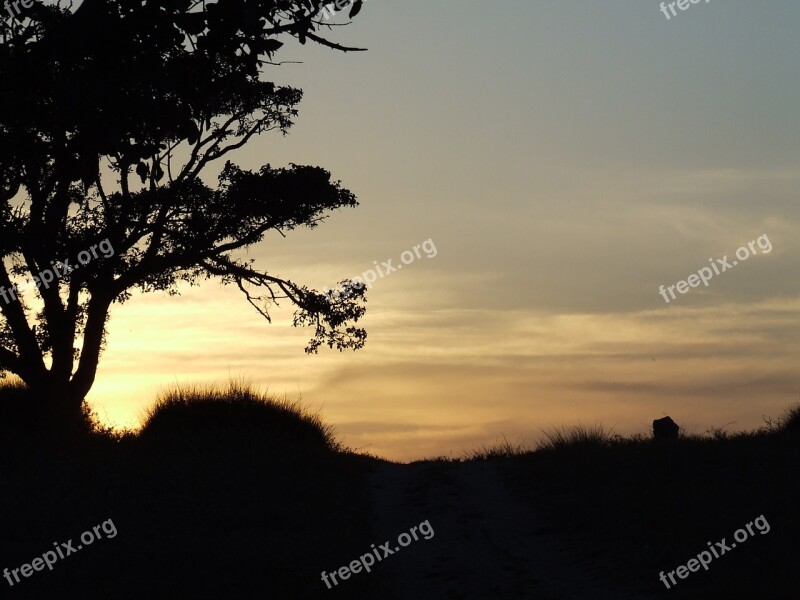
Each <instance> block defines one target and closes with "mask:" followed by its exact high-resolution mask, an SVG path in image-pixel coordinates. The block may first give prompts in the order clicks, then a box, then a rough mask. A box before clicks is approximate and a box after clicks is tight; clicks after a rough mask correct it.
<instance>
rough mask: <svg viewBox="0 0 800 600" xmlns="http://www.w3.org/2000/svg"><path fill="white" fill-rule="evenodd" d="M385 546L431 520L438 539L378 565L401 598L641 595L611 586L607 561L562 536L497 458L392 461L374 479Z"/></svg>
mask: <svg viewBox="0 0 800 600" xmlns="http://www.w3.org/2000/svg"><path fill="white" fill-rule="evenodd" d="M369 485H370V493H371V495H372V506H373V514H372V515H371V525H372V529H373V531H374V532H376V535H377V536H379V537H380V536H384V537H383V539H376V540H375V541H374V542H375V545H376V546H378V545H379V544H382V543H384V542H385V541H387V540H389V541H391V544H390V548H392V549H395V548H398V543H397V536H398V535H399V534H401V533H403V532H404V531H405V532H408V531H409V530H410V529H411V527H413V526H415V525H418V524H419V523H421V522H423V521H425V520H427V521H429V522H430V525H431V527H432V528H433V530H434V533H435V535H434V537H433V538H432V539H430V540H424V539H422V537H421V536H420V539H419V540H418V541H412V542H411V544H410V545H408V546H407V547H406V548H400V549H399V551H397V552H396V553H395V554H393V555H391V556H388V557H386V558H385V559H383V560H382V561H381V562H380V563H379V564H378V565H377V566H376V567H375V568H376V569H380V572H381V578H382V579H383V578H386V579H387V580H388V584H389V587H390V588H391V589H392V590H393V592H394V597H395V598H396V599H397V600H406V599H408V600H420V599H428V598H430V599H436V600H445V599H448V600H449V599H453V600H456V599H472V598H474V599H480V600H490V599H491V600H505V599H509V600H511V599H517V598H531V599H533V598H536V599H539V600H556V599H565V600H571V599H578V600H584V599H587V600H588V599H605V598H609V599H614V600H617V599H619V600H638V599H644V598H645V597H644V596H641V595H637V594H635V593H634V592H631V591H627V590H620V589H611V588H609V584H608V583H607V582H606V581H605V578H604V577H603V568H602V565H601V563H600V561H599V560H596V559H593V558H592V557H587V556H585V554H586V553H585V552H582V551H581V549H580V547H579V546H578V545H577V544H574V543H573V544H572V546H570V545H569V544H568V543H565V542H564V541H563V540H561V539H559V538H558V537H557V536H556V535H554V533H552V530H551V528H550V527H549V526H548V524H547V523H544V522H542V521H541V519H540V518H537V515H536V514H534V512H535V511H533V510H532V509H531V508H530V507H529V506H527V505H526V504H525V503H523V502H522V501H521V500H520V499H519V498H517V497H516V496H515V495H514V494H512V493H511V492H510V489H509V486H508V485H507V484H506V483H505V482H504V480H503V475H502V473H501V471H500V470H499V467H498V463H496V462H491V461H490V462H473V463H417V464H410V465H397V464H385V465H381V466H378V467H376V468H375V470H374V471H373V472H372V475H371V478H370V484H369Z"/></svg>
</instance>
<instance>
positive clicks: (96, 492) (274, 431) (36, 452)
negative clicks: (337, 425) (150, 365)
mask: <svg viewBox="0 0 800 600" xmlns="http://www.w3.org/2000/svg"><path fill="white" fill-rule="evenodd" d="M26 393H29V392H28V391H27V390H26V389H24V387H22V386H20V385H18V384H11V385H9V384H6V385H4V386H2V387H0V434H2V435H0V479H1V482H0V483H1V484H2V489H3V490H10V491H11V492H12V493H4V494H1V495H0V511H2V514H5V515H11V516H13V518H9V519H7V520H6V522H5V523H4V540H7V541H6V542H4V543H3V544H0V567H3V566H8V567H9V568H15V567H19V566H20V565H21V564H22V563H23V562H30V561H31V560H32V559H33V558H35V557H36V556H41V554H42V553H43V552H44V551H46V550H47V549H49V547H50V546H51V544H52V543H53V542H54V541H66V540H68V539H76V538H77V537H78V536H79V535H80V533H81V532H83V531H84V530H86V528H87V527H88V526H90V525H92V524H94V523H96V522H98V521H99V520H103V519H107V518H113V520H114V523H115V525H116V526H117V529H118V531H119V534H118V535H117V537H116V538H114V539H113V540H108V541H104V543H103V545H102V547H100V545H99V544H98V546H97V547H95V546H92V548H91V549H88V548H87V549H86V550H83V551H81V552H80V553H79V554H76V555H75V556H70V557H68V559H66V560H64V561H62V562H61V563H59V564H57V565H56V567H55V569H54V570H53V571H52V572H49V571H44V572H41V573H34V575H33V576H32V577H30V578H29V579H24V580H23V581H22V583H20V584H17V585H16V586H14V588H12V589H9V590H6V591H7V592H9V596H8V597H16V598H37V599H41V598H50V597H81V598H89V599H92V598H98V599H100V598H109V597H113V598H120V599H127V598H130V599H134V598H144V597H146V598H157V599H160V598H164V599H165V600H166V599H167V598H199V599H204V598H209V599H211V598H219V597H241V596H245V597H252V596H255V595H256V594H257V595H258V596H259V597H278V598H287V599H295V598H297V599H307V598H308V599H310V598H354V599H362V598H363V599H365V600H366V599H371V598H376V597H381V598H384V597H385V598H392V597H394V596H393V592H394V590H395V587H394V583H393V581H394V580H393V579H392V577H397V576H398V575H397V571H396V570H395V571H394V572H393V571H392V569H393V568H394V565H399V564H401V563H400V562H395V563H392V564H389V563H388V561H387V564H386V565H384V564H383V563H378V565H377V566H376V567H375V568H374V569H373V571H372V572H371V573H369V574H364V575H359V576H358V577H352V578H350V579H349V580H347V581H346V582H342V583H343V584H344V585H339V586H337V587H335V588H333V589H332V590H328V589H327V588H326V586H325V585H324V584H323V583H322V582H321V581H320V572H321V571H322V570H326V571H331V570H332V569H334V568H337V567H338V566H340V565H346V564H349V562H350V561H351V560H353V558H356V557H358V556H360V555H361V554H363V553H364V552H365V551H367V550H368V548H369V544H370V543H378V542H380V541H382V540H384V539H387V538H389V537H391V535H392V534H394V533H396V532H395V531H393V530H392V531H386V530H383V529H381V530H380V531H376V530H375V526H374V523H375V519H374V516H375V515H376V514H378V513H379V512H380V511H381V507H380V506H376V505H375V499H374V496H373V493H374V490H373V489H372V488H371V487H370V486H371V475H372V474H373V473H374V472H375V471H376V470H379V469H381V468H384V467H386V468H392V469H397V468H400V469H414V468H415V464H411V465H405V466H402V465H401V466H398V465H392V464H390V463H388V462H387V461H383V460H381V459H379V458H377V457H373V456H367V455H364V454H359V453H355V452H352V451H351V450H349V449H347V448H346V447H344V446H343V445H342V444H341V443H340V442H338V441H337V439H336V437H335V435H334V432H333V430H332V429H331V428H330V427H329V426H328V425H326V424H325V423H324V421H323V420H322V419H321V417H320V415H319V414H316V413H313V412H311V411H309V410H308V409H307V408H304V407H303V406H302V405H301V404H300V403H298V402H289V401H287V400H286V399H283V400H280V399H274V398H270V397H268V396H266V395H264V394H262V393H260V392H258V391H257V390H255V389H253V388H252V387H250V386H248V385H246V384H244V383H242V382H233V383H231V384H230V385H229V386H228V387H227V388H216V387H194V388H183V389H176V390H172V391H169V392H167V393H165V394H163V395H162V396H161V397H160V398H159V399H158V400H157V401H156V403H155V405H154V406H153V408H152V409H150V410H149V411H148V413H147V415H146V419H145V424H144V426H143V428H142V429H141V431H139V432H135V433H134V432H122V433H121V432H116V431H113V430H109V429H107V428H106V429H104V428H102V427H98V426H97V421H96V417H94V416H93V415H92V414H91V412H90V411H88V410H87V409H85V410H84V413H83V414H84V415H85V416H86V423H87V428H86V429H84V430H82V433H80V434H79V435H72V436H71V437H69V438H65V437H64V436H61V437H58V436H53V435H36V434H34V433H32V431H35V429H30V428H21V427H17V426H15V425H14V424H13V423H14V422H24V415H13V416H14V418H13V419H9V418H8V417H9V416H10V415H9V413H14V412H15V411H20V410H22V411H27V410H29V407H30V406H31V404H30V403H29V402H26V401H25V399H24V398H22V397H21V396H23V395H25V394H26ZM798 434H800V407H798V408H795V409H793V410H790V411H787V413H786V415H785V416H784V417H783V418H781V419H778V420H774V421H768V422H767V424H766V426H764V427H762V428H761V429H759V430H756V431H749V432H739V433H726V432H725V431H723V430H720V429H711V430H709V432H708V433H706V434H704V435H694V434H692V435H690V434H686V433H682V434H681V436H680V437H679V439H677V440H675V441H674V443H669V444H664V443H658V440H655V439H653V438H652V437H651V436H650V435H634V436H628V437H625V436H621V435H619V434H615V433H613V431H609V430H607V429H604V428H603V427H602V426H600V425H595V426H591V427H584V426H579V427H576V428H567V427H562V428H558V429H555V430H552V431H549V432H546V435H545V436H543V438H542V440H541V441H540V442H539V443H538V444H536V445H535V446H527V445H525V444H523V443H517V444H512V443H510V442H508V441H507V440H506V441H503V442H502V443H501V444H499V445H498V446H497V447H488V448H482V449H478V450H476V451H474V452H472V453H468V454H466V455H465V456H464V457H463V458H460V459H432V460H430V461H425V462H429V463H435V464H437V465H438V466H437V469H435V470H433V471H430V472H426V473H428V474H427V475H424V476H423V479H422V480H417V481H414V480H413V478H412V481H411V483H410V489H411V490H412V493H411V494H410V495H409V497H408V498H406V499H405V501H406V502H408V503H409V506H415V507H417V509H416V510H423V511H424V514H422V513H420V515H419V516H420V517H421V518H426V519H429V520H430V522H431V523H434V524H436V527H437V536H436V538H435V540H431V542H430V543H431V544H438V546H435V545H433V546H430V548H432V550H430V551H431V552H439V553H442V552H444V553H445V555H446V554H447V552H448V549H447V548H448V547H449V546H443V545H442V544H447V543H452V539H451V541H450V542H448V536H452V535H453V534H454V533H456V532H454V531H448V530H447V529H442V527H441V526H440V525H441V524H442V523H444V522H445V521H446V519H447V517H448V514H450V513H451V512H454V511H455V512H457V511H458V510H459V506H460V505H461V503H462V501H463V500H464V498H460V497H458V496H457V495H456V496H453V497H449V498H439V497H438V496H437V497H436V498H433V499H432V498H426V495H427V494H433V492H432V490H441V489H442V487H441V486H442V482H447V481H454V480H457V479H459V477H456V476H455V475H456V473H457V471H458V470H459V469H468V468H470V466H471V465H475V464H476V463H484V464H488V465H491V468H492V469H493V470H495V471H496V472H497V473H498V475H499V477H498V478H497V479H498V481H502V482H503V483H502V485H503V488H504V489H503V490H487V492H488V494H487V497H492V498H497V499H498V501H497V502H495V503H494V504H492V505H491V506H490V507H489V509H490V510H491V511H499V512H501V513H502V512H503V511H504V510H505V506H504V502H505V501H508V502H512V500H513V503H514V504H516V503H519V502H522V503H524V504H525V505H526V506H528V507H529V508H528V510H527V512H526V516H525V518H522V519H520V521H519V522H516V523H515V527H517V528H519V529H520V530H527V529H528V528H531V529H532V530H533V531H534V533H533V535H534V536H536V535H540V534H543V535H556V536H558V537H559V538H560V539H565V540H571V543H572V544H573V547H574V548H575V550H574V557H573V559H572V560H574V561H575V563H576V564H587V565H588V564H594V565H595V566H594V567H593V568H594V569H595V570H598V569H600V568H602V573H600V571H598V575H597V577H598V580H597V585H601V583H602V582H603V581H604V580H610V581H617V582H624V583H625V585H626V586H628V587H629V588H630V590H632V591H635V592H637V593H640V594H641V597H660V596H662V595H663V596H664V597H667V595H669V597H675V598H708V597H723V596H724V597H726V598H752V597H771V598H791V597H793V596H792V594H793V593H794V591H795V582H794V573H793V570H792V569H791V567H792V566H793V565H794V564H795V561H796V551H795V550H794V546H795V542H796V539H797V535H798V533H800V520H798V517H797V514H796V507H797V505H798V502H800V485H798V480H797V477H796V474H797V472H798V469H800V435H798ZM416 464H419V463H416ZM417 472H418V471H417ZM425 477H428V478H435V480H434V479H425ZM461 479H463V477H462V478H461ZM431 500H435V502H432V501H431ZM493 502H494V500H493ZM442 507H446V508H442ZM437 511H445V512H437ZM761 514H763V515H765V518H766V519H767V520H768V522H769V524H770V526H771V531H770V532H769V534H768V535H764V536H761V535H757V536H755V537H754V538H753V539H751V540H748V541H747V543H745V544H742V545H741V549H738V548H737V549H736V550H735V551H734V552H731V553H730V554H726V555H725V556H723V557H720V558H719V559H718V560H715V561H714V562H713V564H712V566H711V568H710V570H709V571H708V572H705V571H703V572H702V574H697V575H696V576H695V577H692V578H689V579H687V580H685V581H684V580H681V581H680V584H679V585H678V586H675V587H673V588H672V589H670V590H666V589H664V587H663V585H661V583H660V582H659V580H658V573H659V572H660V571H662V570H667V571H668V570H672V569H674V568H675V567H677V566H678V565H680V564H685V563H686V561H687V560H688V559H690V558H692V556H694V555H696V554H697V552H699V551H700V550H703V549H704V548H705V547H706V542H707V541H708V540H719V539H722V538H723V537H727V538H728V539H730V538H731V536H732V534H733V531H734V530H735V529H736V528H738V527H742V526H744V524H745V523H747V522H748V521H752V520H753V518H755V517H756V516H758V515H761ZM416 516H417V515H412V514H410V513H409V514H406V512H405V511H403V512H402V514H398V515H396V517H395V518H396V519H397V520H398V523H399V522H400V521H402V525H403V527H405V526H406V523H405V521H409V522H410V521H413V520H414V519H413V518H411V517H414V518H416ZM473 517H474V515H473V516H470V518H471V519H472V518H473ZM466 522H467V523H469V522H470V521H466ZM481 526H482V527H483V526H484V525H481ZM462 528H465V529H464V532H465V535H466V534H468V532H469V531H470V528H469V527H467V526H466V525H464V526H462ZM397 531H402V527H398V528H397ZM507 533H508V532H507V531H506V530H503V531H497V532H493V535H495V536H497V537H498V538H500V539H502V538H503V536H505V535H506V534H507ZM473 537H474V536H473ZM476 539H478V540H480V539H482V538H481V537H480V536H478V538H476ZM543 539H545V538H543ZM8 541H10V543H8ZM540 543H546V542H544V541H542V542H540ZM100 548H102V549H100ZM425 548H427V546H425V547H424V548H423V547H422V546H420V548H416V547H414V552H426V551H428V550H426V549H425ZM437 548H438V550H437ZM518 550H519V549H516V550H515V549H514V548H507V549H506V550H505V551H518ZM409 551H410V550H409ZM406 556H407V555H406ZM396 560H397V561H400V560H401V559H396ZM453 568H454V569H455V570H454V571H453V573H454V574H457V573H458V568H459V565H457V564H456V565H454V566H453ZM393 573H394V574H393ZM401 574H402V575H401V576H403V577H413V576H414V574H413V573H411V572H409V573H405V572H404V571H402V570H401ZM550 575H551V577H554V578H557V577H558V573H557V572H553V573H551V574H550ZM453 576H454V575H452V574H450V575H448V576H447V578H446V579H447V580H450V579H449V578H451V577H453ZM452 582H453V585H457V579H456V580H452ZM550 584H551V585H553V586H555V589H558V585H559V581H558V579H555V580H554V581H552V582H550ZM4 585H6V584H5V582H4V580H0V586H4ZM4 597H6V596H5V594H4ZM420 597H422V598H434V597H435V596H431V595H428V596H425V595H422V596H420ZM519 597H525V596H524V594H523V595H522V596H519Z"/></svg>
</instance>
